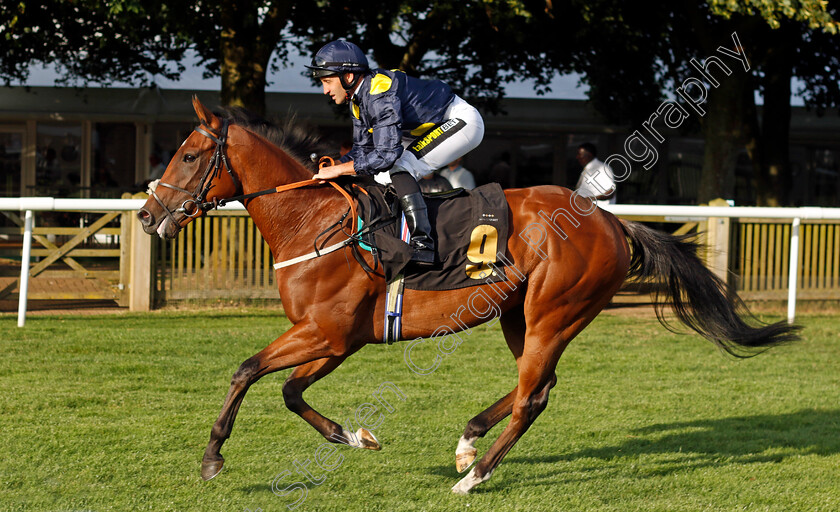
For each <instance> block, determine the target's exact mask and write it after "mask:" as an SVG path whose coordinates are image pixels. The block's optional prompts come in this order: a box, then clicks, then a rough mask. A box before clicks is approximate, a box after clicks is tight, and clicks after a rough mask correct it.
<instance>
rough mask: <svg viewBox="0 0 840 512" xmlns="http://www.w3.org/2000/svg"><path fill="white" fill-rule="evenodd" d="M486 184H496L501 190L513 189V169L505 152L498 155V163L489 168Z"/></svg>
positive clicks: (507, 153) (508, 154)
mask: <svg viewBox="0 0 840 512" xmlns="http://www.w3.org/2000/svg"><path fill="white" fill-rule="evenodd" d="M487 182H488V183H498V184H499V185H501V186H502V188H511V187H513V167H511V166H510V153H509V152H507V151H505V152H503V153H502V154H501V155H499V161H498V162H496V163H495V164H493V167H491V168H490V173H489V174H488V175H487Z"/></svg>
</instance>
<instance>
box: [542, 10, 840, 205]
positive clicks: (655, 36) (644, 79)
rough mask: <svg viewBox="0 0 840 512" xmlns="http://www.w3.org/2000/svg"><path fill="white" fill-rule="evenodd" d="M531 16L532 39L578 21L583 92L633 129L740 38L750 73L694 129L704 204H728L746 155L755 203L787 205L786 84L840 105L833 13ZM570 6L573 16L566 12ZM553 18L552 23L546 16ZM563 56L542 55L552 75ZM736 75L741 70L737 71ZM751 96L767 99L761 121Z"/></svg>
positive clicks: (562, 51)
mask: <svg viewBox="0 0 840 512" xmlns="http://www.w3.org/2000/svg"><path fill="white" fill-rule="evenodd" d="M529 5H530V8H531V10H532V12H535V13H536V12H539V11H538V8H539V7H540V6H546V13H547V16H543V17H542V18H540V19H538V20H537V22H536V23H537V27H538V28H536V29H534V30H532V31H531V33H532V34H553V33H557V32H558V31H561V30H564V29H568V24H567V23H566V22H565V21H566V20H568V17H569V12H570V11H571V13H572V17H573V19H574V13H575V12H579V13H582V15H581V17H579V18H578V19H576V20H575V23H573V26H574V30H575V37H574V41H575V46H573V47H572V48H573V51H572V53H573V55H574V56H573V57H572V58H571V65H572V67H573V68H574V69H575V70H576V71H578V72H580V73H583V74H584V76H585V81H586V82H587V83H588V84H589V85H590V87H591V89H590V101H592V103H593V104H594V106H595V107H596V109H597V110H598V111H600V112H601V113H602V114H604V115H605V116H606V117H607V118H608V119H610V120H612V121H613V122H617V123H628V122H629V123H632V124H633V125H635V126H638V125H639V124H640V123H641V122H642V121H644V120H645V119H646V118H647V116H649V115H650V114H651V113H652V112H654V111H655V109H656V108H657V106H658V105H659V103H660V102H661V101H662V99H663V92H665V91H668V92H670V93H672V94H673V93H675V92H676V90H677V88H678V86H679V85H680V84H682V83H683V81H684V80H685V79H686V78H687V77H689V76H692V75H693V76H696V75H697V74H698V71H697V69H695V67H694V66H692V65H691V61H692V59H694V60H695V61H696V62H700V63H702V62H703V61H704V60H705V59H706V58H707V57H709V56H711V55H715V54H716V52H717V49H718V47H719V46H721V45H723V46H724V47H729V48H730V50H734V43H733V42H732V34H733V33H737V34H740V36H741V39H740V41H741V44H743V46H744V48H743V50H744V52H745V53H746V55H747V56H748V58H749V63H750V71H749V73H743V72H739V73H732V74H731V75H730V76H727V77H726V78H725V80H721V81H720V84H719V86H716V87H710V88H709V89H711V90H710V92H709V94H708V101H707V102H706V103H705V104H704V106H703V109H704V114H705V115H704V116H701V117H699V123H700V130H701V133H702V134H703V138H704V140H705V142H706V145H705V155H704V164H703V170H702V180H701V186H700V191H699V199H700V201H701V202H705V201H708V200H710V199H713V198H715V197H731V193H732V188H733V176H734V169H735V165H736V159H737V156H738V153H739V152H740V151H742V150H743V149H744V148H746V149H747V151H748V153H749V155H750V157H751V159H752V162H753V166H754V174H755V177H756V181H757V184H758V194H757V195H758V203H759V204H766V205H774V204H782V203H784V202H785V192H786V191H787V190H789V189H790V187H789V186H788V181H789V180H790V171H789V168H788V158H789V157H788V149H787V148H788V133H789V131H790V113H791V110H790V99H791V90H790V79H791V77H793V76H796V77H799V78H801V79H802V80H803V81H804V83H805V84H806V87H805V90H804V91H800V93H802V94H803V95H804V97H805V99H806V102H807V104H808V105H809V106H812V107H815V108H817V109H826V108H830V107H836V106H837V105H840V101H838V100H839V99H840V93H838V81H837V78H838V74H840V63H838V55H840V39H838V36H837V32H838V27H839V26H838V23H837V22H836V21H835V17H836V13H837V11H836V4H830V5H829V6H826V5H825V3H824V2H820V1H818V0H803V1H798V2H787V1H781V0H779V1H776V0H747V1H745V2H730V1H727V0H709V1H708V2H704V1H701V0H695V1H694V2H678V3H670V4H662V3H658V2H643V3H638V2H633V3H632V4H629V3H625V2H620V1H617V0H588V1H586V2H579V1H578V0H570V1H569V2H566V3H565V4H562V5H560V4H552V3H550V1H547V2H543V1H540V0H535V1H534V2H533V4H529ZM569 5H571V6H572V7H571V8H570V7H569ZM552 14H553V15H552ZM566 50H567V49H566V48H558V51H555V52H553V53H551V54H550V55H549V57H550V60H551V62H552V64H553V65H554V66H556V68H557V69H568V67H569V56H568V52H567V51H566ZM742 71H743V70H742ZM755 91H759V92H760V93H762V95H763V97H764V106H763V115H762V116H761V121H760V122H759V118H758V114H757V108H756V104H755Z"/></svg>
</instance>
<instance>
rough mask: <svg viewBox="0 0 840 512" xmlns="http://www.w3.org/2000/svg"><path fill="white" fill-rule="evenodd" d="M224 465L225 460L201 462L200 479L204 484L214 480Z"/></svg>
mask: <svg viewBox="0 0 840 512" xmlns="http://www.w3.org/2000/svg"><path fill="white" fill-rule="evenodd" d="M224 465H225V459H222V458H220V459H217V460H202V461H201V478H202V479H203V480H204V481H205V482H206V481H208V480H212V479H214V478H216V476H217V475H218V474H219V473H221V472H222V466H224Z"/></svg>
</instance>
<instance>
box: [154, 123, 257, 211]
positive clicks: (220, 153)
mask: <svg viewBox="0 0 840 512" xmlns="http://www.w3.org/2000/svg"><path fill="white" fill-rule="evenodd" d="M201 124H202V126H198V127H196V129H195V131H197V132H198V133H200V134H202V135H204V136H205V137H207V138H208V139H210V140H212V141H213V142H215V143H216V148H215V150H214V151H213V156H212V157H211V158H210V162H208V164H207V168H206V169H205V170H204V174H203V175H202V176H201V181H199V182H198V186H197V187H196V188H195V192H190V191H189V190H186V189H183V188H181V187H178V186H175V185H170V184H169V183H164V182H163V181H160V180H158V182H157V186H161V187H166V188H171V189H172V190H176V191H178V192H181V193H183V194H186V195H188V196H189V199H186V200H184V202H183V203H181V207H180V208H176V209H175V210H170V209H169V207H167V206H166V204H164V202H163V201H162V200H161V199H160V197H158V195H157V193H156V192H155V188H156V187H152V186H151V185H150V186H149V193H150V194H151V196H152V197H154V198H155V201H157V202H158V204H159V205H160V206H161V208H163V211H165V212H166V216H167V217H168V218H169V220H171V221H172V222H173V223H174V224H175V225H176V226H178V227H179V228H180V227H181V224H180V222H178V221H177V220H176V219H175V213H182V214H184V215H186V216H187V217H189V218H193V217H197V216H198V215H200V214H202V213H206V212H207V211H209V210H212V209H213V208H217V207H218V206H219V201H218V200H213V201H210V202H208V201H206V199H207V194H208V193H209V192H210V186H211V184H212V183H213V180H214V179H216V178H218V177H219V176H221V172H222V167H224V169H225V170H226V171H227V173H228V174H229V175H230V177H231V179H232V180H233V183H234V185H235V186H236V190H237V191H239V190H242V184H241V183H240V182H239V178H237V177H236V175H235V174H234V173H233V171H232V170H231V168H230V163H229V162H228V159H227V155H226V154H225V144H226V143H227V131H228V121H227V120H222V127H221V129H220V130H219V136H218V137H217V136H216V135H215V134H214V133H213V132H212V129H211V128H210V126H209V125H207V123H205V122H204V121H202V122H201ZM204 127H207V130H205V129H204ZM190 212H192V213H190Z"/></svg>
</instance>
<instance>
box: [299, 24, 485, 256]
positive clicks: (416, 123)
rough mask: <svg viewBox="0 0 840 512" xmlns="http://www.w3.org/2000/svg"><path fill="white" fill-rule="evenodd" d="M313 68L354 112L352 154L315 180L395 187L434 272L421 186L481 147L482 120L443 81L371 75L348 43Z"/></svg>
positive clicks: (326, 52) (419, 252)
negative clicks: (359, 179)
mask: <svg viewBox="0 0 840 512" xmlns="http://www.w3.org/2000/svg"><path fill="white" fill-rule="evenodd" d="M306 67H307V68H308V69H309V70H310V71H311V76H312V77H313V78H317V79H320V81H321V84H322V86H323V88H324V94H327V95H329V96H330V98H332V100H333V101H335V103H336V104H337V105H341V104H343V103H345V102H347V103H349V104H350V114H351V118H352V121H353V148H352V149H351V150H350V152H349V153H347V154H346V155H344V156H342V157H341V158H340V159H339V161H340V162H341V163H339V164H336V165H334V166H331V167H325V168H323V169H321V170H320V171H319V172H318V174H317V175H315V178H320V179H332V178H336V177H338V176H343V175H353V174H366V175H375V177H376V180H377V181H379V182H381V183H388V182H389V181H390V182H391V183H392V184H393V187H394V190H395V191H396V193H397V196H398V197H399V199H400V205H401V206H402V209H403V211H404V212H405V218H406V223H407V224H408V228H409V231H410V232H411V246H412V252H413V254H412V261H415V262H418V263H423V264H432V263H433V262H434V254H435V246H434V240H433V239H432V237H431V226H430V225H429V218H428V215H427V214H426V203H425V201H424V200H423V195H422V194H421V193H420V187H419V186H418V184H417V180H418V179H420V178H422V177H423V176H425V175H427V174H429V173H431V172H433V171H434V170H436V169H439V168H441V167H444V166H445V165H446V164H448V163H449V162H451V161H453V160H455V159H457V158H459V157H461V156H463V155H464V154H466V153H467V152H468V151H470V150H472V149H473V148H475V147H476V146H478V144H479V143H480V142H481V139H482V137H484V121H483V120H482V118H481V114H479V113H478V110H476V109H475V107H473V106H472V105H470V104H469V103H467V102H466V101H464V100H463V99H461V98H460V97H458V96H457V95H455V94H454V93H453V92H452V89H450V88H449V86H448V85H446V84H445V83H443V82H441V81H440V80H421V79H418V78H413V77H410V76H407V75H406V74H405V73H403V72H402V71H398V70H394V71H387V70H384V69H371V68H370V67H369V66H368V61H367V58H366V57H365V54H364V52H363V51H362V49H361V48H359V47H358V46H356V45H355V44H353V43H350V42H347V41H342V40H338V41H333V42H330V43H327V44H326V45H325V46H324V47H323V48H321V49H320V50H318V53H316V54H315V57H313V58H312V65H310V66H306Z"/></svg>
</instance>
